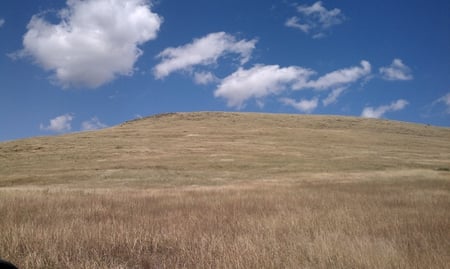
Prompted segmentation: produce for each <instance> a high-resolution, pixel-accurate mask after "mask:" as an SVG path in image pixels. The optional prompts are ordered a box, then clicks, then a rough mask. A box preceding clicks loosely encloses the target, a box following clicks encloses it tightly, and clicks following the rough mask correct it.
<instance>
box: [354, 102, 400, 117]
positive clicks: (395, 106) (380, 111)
mask: <svg viewBox="0 0 450 269" xmlns="http://www.w3.org/2000/svg"><path fill="white" fill-rule="evenodd" d="M408 104H409V103H408V101H406V100H403V99H400V100H397V101H395V102H392V103H391V104H389V105H384V106H379V107H377V108H373V107H365V108H364V110H363V111H362V113H361V117H364V118H377V119H378V118H381V117H383V115H384V114H385V113H387V112H392V111H398V110H402V109H404V108H405V107H406V106H407V105H408Z"/></svg>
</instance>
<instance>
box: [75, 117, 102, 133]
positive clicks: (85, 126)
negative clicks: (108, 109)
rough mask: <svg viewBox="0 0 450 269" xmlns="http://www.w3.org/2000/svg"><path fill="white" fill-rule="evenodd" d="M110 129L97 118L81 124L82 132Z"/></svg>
mask: <svg viewBox="0 0 450 269" xmlns="http://www.w3.org/2000/svg"><path fill="white" fill-rule="evenodd" d="M106 127H108V125H106V124H104V123H102V122H100V120H99V119H98V118H97V117H93V118H91V119H90V120H87V121H83V122H82V123H81V130H82V131H92V130H98V129H103V128H106Z"/></svg>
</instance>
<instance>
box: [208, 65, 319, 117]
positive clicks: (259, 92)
mask: <svg viewBox="0 0 450 269" xmlns="http://www.w3.org/2000/svg"><path fill="white" fill-rule="evenodd" d="M312 74H314V72H313V71H311V70H309V69H305V68H302V67H297V66H290V67H280V66H278V65H256V66H254V67H252V68H250V69H243V68H239V69H238V70H237V71H236V72H234V73H233V74H231V75H229V76H228V77H226V78H225V79H223V80H222V82H221V83H220V85H219V86H218V88H217V89H216V91H215V92H214V96H216V97H222V98H225V99H227V104H228V106H230V107H237V108H241V107H242V106H243V105H244V103H245V101H246V100H247V99H250V98H256V99H261V98H264V97H266V96H268V95H276V94H279V93H280V92H282V91H284V90H285V89H287V88H289V87H292V86H293V84H305V83H306V81H307V79H308V78H309V77H310V76H311V75H312Z"/></svg>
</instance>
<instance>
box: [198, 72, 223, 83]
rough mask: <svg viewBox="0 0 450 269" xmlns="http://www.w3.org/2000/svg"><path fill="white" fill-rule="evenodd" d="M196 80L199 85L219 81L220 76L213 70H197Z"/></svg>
mask: <svg viewBox="0 0 450 269" xmlns="http://www.w3.org/2000/svg"><path fill="white" fill-rule="evenodd" d="M194 81H195V83H197V84H199V85H206V84H210V83H214V82H217V81H219V78H217V77H216V76H215V75H214V74H213V73H211V72H195V74H194Z"/></svg>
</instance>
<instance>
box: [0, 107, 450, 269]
mask: <svg viewBox="0 0 450 269" xmlns="http://www.w3.org/2000/svg"><path fill="white" fill-rule="evenodd" d="M0 216H1V218H0V258H3V259H7V260H10V261H12V262H13V263H15V264H16V265H18V266H19V267H20V268H445V267H446V266H447V265H448V264H450V251H449V250H450V241H449V240H448V238H449V234H450V129H448V128H437V127H432V126H423V125H414V124H406V123H400V122H392V121H384V120H370V119H361V118H346V117H330V116H296V115H268V114H239V113H178V114H168V115H160V116H155V117H150V118H145V119H142V120H137V121H132V122H128V123H125V124H122V125H121V126H117V127H113V128H109V129H104V130H101V131H95V132H84V133H77V134H70V135H65V136H58V137H41V138H32V139H26V140H20V141H12V142H6V143H0Z"/></svg>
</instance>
